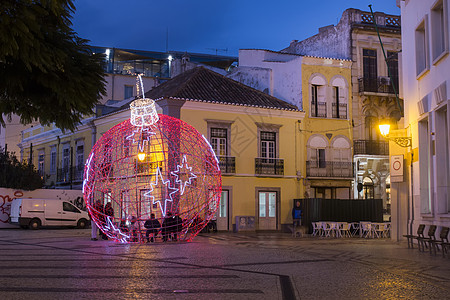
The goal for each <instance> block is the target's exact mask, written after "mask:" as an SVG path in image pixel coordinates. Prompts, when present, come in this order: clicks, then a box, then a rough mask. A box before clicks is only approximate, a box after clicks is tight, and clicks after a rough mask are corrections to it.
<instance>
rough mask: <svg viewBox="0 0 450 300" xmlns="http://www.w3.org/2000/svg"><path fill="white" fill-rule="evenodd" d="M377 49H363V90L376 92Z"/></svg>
mask: <svg viewBox="0 0 450 300" xmlns="http://www.w3.org/2000/svg"><path fill="white" fill-rule="evenodd" d="M377 70H378V69H377V51H376V50H372V49H363V84H364V91H366V92H378V83H377V77H378V71H377Z"/></svg>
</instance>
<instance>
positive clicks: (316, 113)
mask: <svg viewBox="0 0 450 300" xmlns="http://www.w3.org/2000/svg"><path fill="white" fill-rule="evenodd" d="M309 83H310V86H311V116H312V117H319V118H326V117H327V103H326V99H325V94H326V86H327V81H326V80H325V77H323V75H321V74H314V75H313V76H312V77H311V80H310V82H309Z"/></svg>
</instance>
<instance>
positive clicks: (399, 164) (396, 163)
mask: <svg viewBox="0 0 450 300" xmlns="http://www.w3.org/2000/svg"><path fill="white" fill-rule="evenodd" d="M401 166H402V164H401V163H400V161H398V160H396V161H394V162H393V163H392V169H394V170H395V171H398V170H400V167H401Z"/></svg>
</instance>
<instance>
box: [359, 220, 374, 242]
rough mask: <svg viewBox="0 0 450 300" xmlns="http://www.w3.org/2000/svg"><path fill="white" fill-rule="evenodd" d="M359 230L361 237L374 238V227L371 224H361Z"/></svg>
mask: <svg viewBox="0 0 450 300" xmlns="http://www.w3.org/2000/svg"><path fill="white" fill-rule="evenodd" d="M359 230H360V231H361V237H363V238H370V237H372V226H371V223H370V222H361V223H360V224H359Z"/></svg>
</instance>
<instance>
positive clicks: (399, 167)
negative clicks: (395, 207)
mask: <svg viewBox="0 0 450 300" xmlns="http://www.w3.org/2000/svg"><path fill="white" fill-rule="evenodd" d="M390 173H391V174H390V175H391V182H403V154H402V155H391V168H390Z"/></svg>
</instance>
